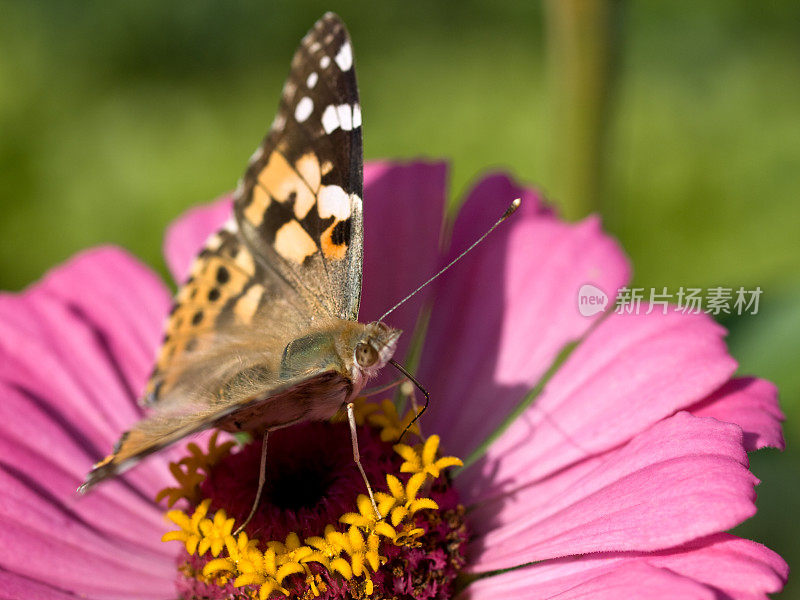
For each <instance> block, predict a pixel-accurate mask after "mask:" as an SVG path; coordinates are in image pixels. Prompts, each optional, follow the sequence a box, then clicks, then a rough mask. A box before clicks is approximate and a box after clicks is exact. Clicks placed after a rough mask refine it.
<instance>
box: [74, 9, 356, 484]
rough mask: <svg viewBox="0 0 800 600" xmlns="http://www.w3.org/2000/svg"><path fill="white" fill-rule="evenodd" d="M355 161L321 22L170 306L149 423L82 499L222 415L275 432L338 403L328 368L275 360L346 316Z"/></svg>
mask: <svg viewBox="0 0 800 600" xmlns="http://www.w3.org/2000/svg"><path fill="white" fill-rule="evenodd" d="M362 160H363V158H362V143H361V109H360V106H359V104H358V90H357V86H356V79H355V73H354V69H353V54H352V46H351V43H350V38H349V35H348V33H347V30H346V29H345V27H344V24H343V23H342V22H341V21H340V20H339V18H338V17H337V16H336V15H333V14H332V13H328V14H326V15H325V16H323V17H322V19H320V20H319V21H318V22H317V23H316V24H315V25H314V27H313V28H312V30H311V31H310V32H309V33H308V34H307V35H306V36H305V37H304V38H303V40H302V42H301V45H300V48H299V49H298V50H297V53H296V54H295V56H294V59H293V60H292V67H291V71H290V73H289V77H288V79H287V82H286V84H285V86H284V89H283V93H282V96H281V101H280V106H279V110H278V114H277V116H276V118H275V121H274V122H273V124H272V127H271V129H270V131H269V132H268V134H267V136H266V137H265V139H264V141H263V142H262V144H261V146H260V147H259V148H258V149H257V150H256V152H255V153H254V154H253V157H252V158H251V160H250V163H249V165H248V167H247V170H246V172H245V175H244V177H243V178H242V180H241V181H240V183H239V185H238V186H237V190H236V192H235V195H234V217H233V218H232V219H231V220H230V221H229V222H228V223H226V224H225V226H224V227H223V228H222V229H220V230H219V231H217V232H216V233H215V234H214V235H212V236H211V237H210V238H209V240H208V241H207V242H206V245H205V247H204V248H203V250H202V251H201V252H200V254H199V255H198V257H197V258H196V260H195V261H194V263H193V265H192V268H191V271H190V276H189V278H188V280H187V281H186V283H185V284H184V285H183V286H182V287H181V288H180V290H179V291H178V293H177V295H176V299H175V304H174V306H173V309H172V311H171V313H170V316H169V318H168V321H167V325H166V331H165V336H164V343H163V345H162V348H161V350H160V352H159V355H158V358H157V361H156V365H155V368H154V371H153V373H152V375H151V377H150V380H149V382H148V385H147V388H146V393H145V397H144V399H143V401H144V403H145V404H147V405H151V406H152V407H153V409H154V410H153V414H152V415H151V416H149V417H148V418H146V419H144V420H142V421H141V422H139V423H138V424H137V425H135V426H134V427H133V428H132V429H131V430H130V431H129V432H127V433H126V434H124V435H123V436H122V438H121V439H120V441H119V443H118V444H117V446H116V448H115V450H114V452H113V453H112V454H111V455H110V456H108V457H107V458H106V459H104V460H103V461H101V462H100V463H98V464H97V465H95V468H94V469H93V470H92V472H91V473H90V474H89V476H88V477H87V483H86V484H84V486H83V488H82V489H84V490H85V489H87V488H88V487H90V486H91V485H94V484H95V483H97V482H99V481H101V480H103V479H105V478H108V477H111V476H113V475H114V474H116V473H118V472H120V471H121V470H123V469H124V468H127V467H128V466H130V465H132V464H134V463H135V462H136V461H138V460H139V459H141V458H142V457H144V456H147V455H148V454H151V453H153V452H156V451H158V450H160V449H162V448H164V447H166V446H167V445H169V444H171V443H173V442H175V441H178V440H179V439H181V438H183V437H185V436H187V435H189V434H191V433H195V432H197V431H201V430H203V429H207V428H209V427H212V426H217V425H220V424H222V423H224V422H226V419H230V418H232V415H234V416H235V415H242V417H241V418H247V419H253V418H255V416H256V415H258V416H259V417H261V418H262V420H263V421H264V422H263V423H260V425H261V426H263V427H269V426H281V425H286V424H288V423H290V422H292V421H293V420H296V419H297V418H302V417H303V415H306V414H308V412H309V411H313V406H311V400H313V401H314V402H315V403H319V402H320V398H322V401H323V403H324V402H328V404H331V405H333V404H334V403H335V402H339V403H341V401H342V400H343V399H344V397H346V394H347V390H348V389H349V388H348V386H350V384H351V382H350V381H349V378H348V376H347V374H346V373H344V372H342V369H341V367H340V365H339V364H337V363H336V360H334V358H335V357H332V360H331V361H329V362H328V361H326V360H321V361H316V362H315V363H313V364H310V365H309V368H308V369H307V370H305V372H303V373H291V374H288V375H287V374H284V373H281V369H280V358H281V353H282V352H283V349H284V348H285V347H286V345H287V344H288V343H289V342H291V341H292V340H294V339H296V338H298V337H302V336H303V335H305V334H306V333H307V331H308V330H309V328H310V327H311V326H312V325H314V324H318V323H320V322H325V321H329V320H331V319H349V320H355V319H356V317H357V314H358V305H359V301H360V295H361V270H362V252H363V220H362V203H361V194H362V177H363V175H362ZM320 356H325V354H324V353H320ZM231 382H236V385H231ZM304 399H306V400H308V403H307V404H308V406H305V405H304V402H303V401H304ZM281 402H283V403H281ZM265 404H268V405H269V406H268V407H265ZM304 406H305V408H304ZM298 407H299V408H298ZM293 411H294V412H293ZM297 415H299V416H297ZM270 418H272V419H273V420H272V421H270V420H269V419H270ZM244 428H247V427H244Z"/></svg>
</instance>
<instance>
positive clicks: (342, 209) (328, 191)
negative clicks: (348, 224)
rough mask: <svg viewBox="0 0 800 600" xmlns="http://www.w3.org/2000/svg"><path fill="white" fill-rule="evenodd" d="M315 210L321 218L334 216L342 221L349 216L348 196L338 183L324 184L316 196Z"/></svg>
mask: <svg viewBox="0 0 800 600" xmlns="http://www.w3.org/2000/svg"><path fill="white" fill-rule="evenodd" d="M317 202H318V204H317V210H318V212H319V216H320V218H322V219H327V218H328V217H336V218H337V219H339V220H340V221H344V220H345V219H347V218H348V217H349V216H350V197H349V196H348V195H347V192H345V191H344V190H343V189H342V188H340V187H339V186H338V185H326V186H324V187H323V188H322V189H321V190H320V192H319V196H318V197H317Z"/></svg>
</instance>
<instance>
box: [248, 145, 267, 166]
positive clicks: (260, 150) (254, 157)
mask: <svg viewBox="0 0 800 600" xmlns="http://www.w3.org/2000/svg"><path fill="white" fill-rule="evenodd" d="M262 156H264V149H263V148H262V147H261V146H259V147H258V148H256V150H255V152H253V154H252V155H251V156H250V162H251V163H254V162H256V161H257V160H258V159H259V158H261V157H262Z"/></svg>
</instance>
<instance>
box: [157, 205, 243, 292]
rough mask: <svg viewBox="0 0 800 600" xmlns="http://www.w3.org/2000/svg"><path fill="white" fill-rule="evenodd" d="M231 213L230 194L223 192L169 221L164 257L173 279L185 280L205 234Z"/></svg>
mask: <svg viewBox="0 0 800 600" xmlns="http://www.w3.org/2000/svg"><path fill="white" fill-rule="evenodd" d="M232 216H233V200H232V197H231V196H224V197H223V198H220V199H219V200H215V201H214V202H212V203H210V204H204V205H202V206H198V207H195V208H191V209H189V210H187V211H186V212H185V213H184V214H182V215H181V216H180V217H178V218H177V219H175V221H173V222H172V223H171V224H170V226H169V227H168V228H167V233H166V234H165V236H164V258H165V259H166V261H167V266H168V267H169V270H170V273H172V277H173V278H174V279H175V281H176V282H178V283H183V282H184V281H186V278H187V277H188V276H189V268H190V267H191V266H192V261H193V260H194V257H195V256H197V254H198V253H199V252H200V250H201V249H202V248H203V245H204V244H205V243H206V240H207V239H208V237H209V236H210V235H211V234H212V233H214V232H215V231H217V230H218V229H219V228H220V227H222V225H223V224H224V223H225V221H227V220H228V219H229V218H230V217H232Z"/></svg>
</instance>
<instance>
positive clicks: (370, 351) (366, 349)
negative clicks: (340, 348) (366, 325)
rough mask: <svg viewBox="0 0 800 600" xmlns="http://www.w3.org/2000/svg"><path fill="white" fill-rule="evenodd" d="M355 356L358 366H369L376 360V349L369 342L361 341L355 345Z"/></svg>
mask: <svg viewBox="0 0 800 600" xmlns="http://www.w3.org/2000/svg"><path fill="white" fill-rule="evenodd" d="M355 358H356V362H357V363H358V365H359V366H360V367H364V368H366V367H371V366H372V365H374V364H375V363H376V362H378V351H377V350H375V348H373V347H372V346H370V345H369V344H367V343H364V342H361V343H360V344H359V345H358V346H356V352H355Z"/></svg>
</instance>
